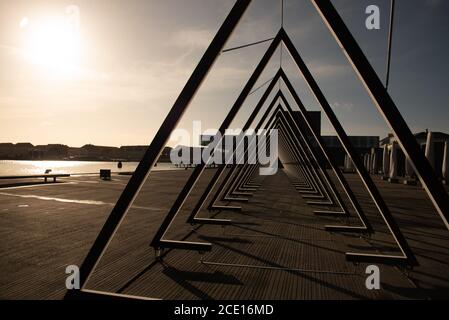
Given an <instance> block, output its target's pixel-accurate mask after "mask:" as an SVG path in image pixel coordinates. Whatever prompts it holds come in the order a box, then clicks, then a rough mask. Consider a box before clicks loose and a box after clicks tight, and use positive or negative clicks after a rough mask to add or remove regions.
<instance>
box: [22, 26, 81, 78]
mask: <svg viewBox="0 0 449 320" xmlns="http://www.w3.org/2000/svg"><path fill="white" fill-rule="evenodd" d="M26 29H27V38H26V46H25V50H24V53H25V57H26V59H27V60H28V61H30V62H31V63H33V64H35V65H38V66H40V67H43V68H45V69H46V70H51V71H59V72H73V71H75V70H77V69H78V68H79V67H80V65H81V62H82V61H81V60H82V56H83V51H84V48H83V44H82V41H81V37H80V32H79V29H78V28H76V26H73V25H71V24H70V23H68V22H67V21H65V20H64V19H56V18H52V19H51V18H46V19H43V20H41V21H38V22H37V23H36V24H34V23H30V25H28V26H27V28H26Z"/></svg>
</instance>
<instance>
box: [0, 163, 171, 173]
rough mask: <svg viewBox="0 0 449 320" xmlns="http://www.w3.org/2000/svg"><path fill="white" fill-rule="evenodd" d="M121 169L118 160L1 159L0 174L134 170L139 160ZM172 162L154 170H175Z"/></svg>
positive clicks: (124, 165)
mask: <svg viewBox="0 0 449 320" xmlns="http://www.w3.org/2000/svg"><path fill="white" fill-rule="evenodd" d="M122 164H123V167H122V168H121V169H119V168H118V167H117V162H106V161H31V160H0V176H13V175H28V174H43V173H45V170H47V169H51V173H70V174H80V173H98V172H99V171H100V169H111V171H112V172H129V171H134V170H135V169H136V167H137V165H138V164H139V163H138V162H122ZM175 169H176V168H175V167H174V166H173V165H172V164H171V163H158V164H157V166H156V167H154V168H153V170H154V171H162V170H175Z"/></svg>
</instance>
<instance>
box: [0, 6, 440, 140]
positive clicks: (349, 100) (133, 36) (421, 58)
mask: <svg viewBox="0 0 449 320" xmlns="http://www.w3.org/2000/svg"><path fill="white" fill-rule="evenodd" d="M280 2H281V1H280V0H272V1H271V0H253V1H252V4H251V5H250V7H249V8H248V10H247V12H246V13H245V16H244V17H243V19H242V20H241V22H240V24H239V25H238V27H237V28H236V30H235V32H234V34H233V35H232V37H231V39H230V40H229V41H228V43H227V44H226V48H230V47H234V46H238V45H242V44H246V43H251V42H254V41H259V40H264V39H267V38H270V37H273V36H275V35H276V33H277V31H278V30H279V27H280V24H281V21H280V20H281V19H280V17H281V14H280V12H281V6H280ZM332 3H333V4H334V6H335V7H336V9H337V10H338V12H339V13H340V15H341V16H342V18H343V20H344V21H345V23H346V24H347V26H348V27H349V29H350V31H351V32H352V33H353V35H354V37H355V38H356V40H357V41H358V42H359V44H360V46H361V48H362V50H363V51H364V53H365V54H366V56H367V57H368V59H369V61H370V62H371V64H372V65H373V67H374V69H375V70H376V72H377V74H378V76H379V77H380V79H382V80H383V81H384V79H385V66H386V56H387V37H388V21H389V4H390V1H389V0H333V1H332ZM233 5H234V0H188V1H185V0H183V1H181V0H167V1H156V0H130V1H120V0H94V1H92V0H80V1H76V0H72V1H65V0H57V1H56V0H35V1H25V0H16V1H5V0H0V142H14V143H17V142H31V143H33V144H35V145H37V144H48V143H62V144H67V145H70V146H74V147H79V146H82V145H85V144H88V143H91V144H96V145H109V146H121V145H148V144H149V143H150V142H151V140H152V138H153V136H154V135H155V133H156V132H157V130H158V129H159V126H160V124H161V123H162V121H163V119H164V118H165V116H166V115H167V113H168V112H169V110H170V108H171V107H172V105H173V103H174V101H175V100H176V98H177V96H178V94H179V92H180V91H181V89H182V88H183V86H184V85H185V83H186V81H187V79H188V77H189V76H190V74H191V73H192V71H193V69H194V68H195V66H196V64H197V63H198V61H199V60H200V58H201V56H202V54H203V53H204V51H205V50H206V48H207V46H208V45H209V43H210V41H211V40H212V38H213V36H214V35H215V33H216V32H217V30H218V29H219V27H220V25H221V23H222V22H223V21H224V19H225V18H226V16H227V14H228V13H229V11H230V9H231V8H232V6H233ZM368 5H377V6H378V7H379V8H380V29H379V30H368V29H367V28H366V27H365V19H366V18H367V16H368V15H367V14H366V13H365V8H366V7H367V6H368ZM77 13H78V14H77ZM448 14H449V1H444V0H407V1H405V0H397V1H396V15H395V24H394V38H393V48H392V60H391V74H390V87H389V93H390V95H391V96H392V98H393V100H394V101H395V103H396V106H397V107H398V109H399V110H400V112H401V113H402V115H403V117H404V118H405V120H406V121H407V123H408V124H409V126H410V128H411V129H412V131H414V132H418V131H422V130H425V129H426V128H428V129H430V130H433V131H443V132H449V107H448V101H449V90H448V89H449V88H448V75H449V62H448V61H447V60H448V59H447V53H448V52H449V50H448V49H449V42H448V41H447V39H448V34H449V19H447V15H448ZM73 17H79V19H75V20H73ZM67 21H69V22H70V23H68V22H67ZM284 28H285V30H286V31H287V33H288V34H289V36H290V37H291V39H292V41H293V42H294V44H295V45H296V47H297V49H298V51H299V52H300V54H301V55H302V58H303V59H304V61H305V62H306V64H307V66H308V67H309V69H310V71H311V72H312V74H313V76H314V77H315V79H316V81H317V82H318V84H319V85H320V87H321V89H322V91H323V92H324V94H325V96H326V98H327V100H328V101H329V103H330V104H331V106H332V107H333V109H334V112H335V113H336V115H337V117H338V119H339V120H340V122H341V123H342V125H343V127H344V128H345V130H346V132H347V133H348V134H350V135H378V136H380V138H383V137H384V136H386V135H387V134H388V132H389V129H388V127H387V125H386V124H385V122H384V120H383V119H382V118H381V117H380V115H379V114H378V113H377V109H376V107H375V106H374V104H373V103H372V101H371V99H370V98H369V96H368V94H367V93H366V91H365V89H364V87H363V86H362V85H361V83H360V81H359V79H358V78H357V76H356V74H355V73H354V71H353V70H352V68H351V67H350V65H349V63H348V61H347V59H346V58H345V56H344V54H343V53H342V50H341V48H340V47H339V46H338V45H337V43H336V42H335V40H334V38H333V37H332V36H331V34H330V33H329V30H328V29H327V27H326V26H325V25H324V24H323V21H322V19H321V17H320V16H319V15H318V13H317V12H316V9H315V8H314V7H313V5H312V4H311V1H310V0H284ZM268 45H269V42H267V43H264V44H260V45H256V46H252V47H248V48H245V49H241V50H236V51H232V52H228V53H223V54H221V55H220V56H219V58H218V59H217V61H216V63H215V65H214V67H213V69H212V70H211V71H210V73H209V75H208V77H207V79H206V81H205V82H204V83H203V85H202V86H201V88H200V90H199V91H198V93H197V95H196V96H195V98H194V100H193V101H192V103H191V105H190V106H189V109H188V111H187V112H186V113H185V114H184V117H183V118H182V119H181V121H180V122H179V125H178V127H179V128H183V129H186V130H188V131H192V127H193V121H195V120H196V121H201V130H204V131H205V130H206V129H213V128H218V127H219V126H220V124H221V121H222V120H223V119H224V117H225V115H226V114H227V112H228V111H229V109H230V107H231V106H232V104H233V103H234V101H235V99H236V98H237V96H238V95H239V93H240V90H241V89H242V88H243V86H244V85H245V83H246V81H247V80H248V79H249V77H250V75H251V73H252V72H253V70H254V69H255V67H256V65H257V63H258V62H259V60H260V58H261V57H262V55H263V54H264V52H265V50H266V49H267V47H268ZM283 53H284V54H283V59H282V67H283V68H284V70H285V72H286V73H287V75H288V76H289V78H290V79H291V81H292V82H293V84H294V85H295V88H296V89H297V91H298V93H299V95H300V97H301V99H302V100H303V102H304V104H305V106H306V108H307V109H308V110H319V105H318V103H317V102H316V100H315V99H314V98H313V96H312V95H311V94H310V92H309V90H308V87H307V85H306V84H305V83H304V82H303V80H302V78H301V76H300V74H299V73H298V70H297V68H296V67H295V65H294V64H293V63H292V61H291V59H290V57H289V56H288V54H286V53H285V50H284V51H283ZM279 65H280V50H278V51H277V52H276V53H275V55H274V56H273V59H272V61H270V63H269V65H267V67H266V69H265V70H264V72H263V74H262V75H261V77H260V78H259V80H258V83H257V84H256V86H255V87H257V86H258V85H260V84H262V83H264V82H266V81H267V80H269V79H270V78H271V77H273V75H274V73H275V72H276V70H277V69H278V68H279ZM281 87H282V84H281ZM262 93H263V88H262V89H260V90H258V91H256V92H255V93H254V94H252V95H250V96H249V97H248V99H247V100H246V101H245V104H244V105H243V107H242V111H241V112H239V114H238V116H237V118H236V119H235V121H234V122H233V124H232V127H233V128H239V127H241V126H242V124H243V123H244V120H246V118H245V117H247V116H248V115H249V112H250V111H251V110H252V109H251V108H252V107H254V105H255V104H256V103H257V100H258V99H259V98H260V96H261V94H262ZM273 94H274V93H273ZM273 94H272V95H273ZM322 134H334V131H333V129H332V128H331V126H330V125H329V124H328V123H327V120H326V118H325V116H324V115H323V116H322ZM192 140H194V139H193V138H192ZM178 142H179V141H173V140H171V141H169V145H172V146H174V145H175V144H177V143H178ZM183 143H186V142H185V141H184V142H183ZM187 143H188V142H187ZM191 143H192V144H196V143H197V141H192V142H191Z"/></svg>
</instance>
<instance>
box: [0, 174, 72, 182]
mask: <svg viewBox="0 0 449 320" xmlns="http://www.w3.org/2000/svg"><path fill="white" fill-rule="evenodd" d="M59 177H70V174H68V173H53V174H30V175H26V176H0V180H10V179H36V178H44V180H45V182H47V179H48V178H53V182H56V178H59Z"/></svg>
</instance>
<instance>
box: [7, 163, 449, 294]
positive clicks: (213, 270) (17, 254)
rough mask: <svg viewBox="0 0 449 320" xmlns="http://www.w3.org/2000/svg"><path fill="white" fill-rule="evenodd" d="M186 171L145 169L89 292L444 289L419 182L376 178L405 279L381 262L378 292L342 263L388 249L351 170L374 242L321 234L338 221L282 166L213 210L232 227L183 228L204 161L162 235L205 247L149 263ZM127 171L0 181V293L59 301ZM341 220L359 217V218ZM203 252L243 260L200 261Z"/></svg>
mask: <svg viewBox="0 0 449 320" xmlns="http://www.w3.org/2000/svg"><path fill="white" fill-rule="evenodd" d="M190 172H191V171H190V170H181V171H167V172H154V173H151V175H150V179H149V181H148V182H147V183H146V184H145V186H144V187H143V189H142V192H141V194H140V195H139V196H138V198H137V199H136V201H135V203H134V206H133V208H131V210H130V212H129V213H128V215H127V217H126V218H125V220H124V222H123V224H122V225H121V227H120V229H119V231H118V232H117V234H116V236H115V238H114V239H113V241H112V242H111V245H110V247H109V248H108V250H107V252H106V254H105V255H104V257H103V259H102V260H101V261H100V264H99V266H98V268H97V270H96V271H95V273H94V275H93V277H92V279H91V281H90V282H89V284H88V288H90V289H95V290H105V291H112V292H122V293H126V294H132V295H140V296H147V297H155V298H163V299H364V298H367V299H384V298H386V299H406V298H418V299H424V298H428V297H447V296H449V231H448V230H447V229H445V228H444V226H443V224H442V222H441V221H440V220H439V217H438V216H437V214H436V212H435V210H434V209H433V207H432V206H431V203H430V201H429V200H428V199H427V197H426V195H425V193H424V191H423V190H422V189H421V188H420V187H412V186H403V185H394V184H389V183H388V182H385V181H381V180H380V179H375V182H376V184H377V185H378V186H379V188H380V191H381V193H382V195H383V196H384V197H385V199H386V201H387V204H389V205H390V208H391V209H392V212H393V214H394V216H395V218H397V220H398V223H399V225H400V227H401V230H403V232H404V234H405V236H406V237H407V240H408V241H409V242H410V245H411V246H412V249H413V250H414V251H415V253H416V255H417V258H418V260H419V262H420V264H421V265H420V266H419V267H417V268H416V269H414V270H413V271H412V272H410V274H409V277H407V276H406V275H405V274H404V272H403V271H401V270H399V269H398V268H395V267H390V266H380V268H381V282H382V289H381V290H371V291H370V290H367V289H366V287H365V277H366V275H365V267H366V265H364V264H360V265H353V264H352V263H348V262H346V261H345V257H344V253H345V252H347V251H356V252H371V253H373V252H396V251H397V250H396V248H395V247H394V243H393V242H392V238H391V236H390V235H389V234H388V233H387V230H386V228H385V226H384V225H383V223H382V220H381V219H380V217H379V216H378V214H377V213H376V212H375V209H374V206H373V205H372V203H370V200H369V198H368V197H367V195H366V193H365V191H364V189H363V187H362V185H361V183H360V181H358V180H357V177H356V176H355V175H346V177H347V179H348V181H349V182H350V184H351V186H352V187H353V189H354V191H355V193H356V194H357V196H358V197H359V198H360V199H361V200H360V201H361V202H362V204H363V207H364V209H365V210H366V212H367V214H368V216H369V218H370V219H372V221H374V223H373V224H374V225H375V228H376V231H377V232H376V234H375V235H374V236H373V237H372V238H371V239H365V238H360V237H359V236H355V235H350V234H337V233H329V232H326V231H325V230H324V225H325V224H330V223H331V224H339V223H340V224H341V223H344V222H345V221H343V220H340V219H337V218H329V217H316V216H314V215H313V209H316V208H319V207H317V206H310V205H307V204H306V203H305V201H304V199H302V198H301V197H300V196H299V194H298V193H297V192H296V191H295V189H294V188H293V187H292V186H291V184H289V181H288V178H287V176H286V175H285V173H283V172H282V171H279V172H278V174H276V175H274V176H267V177H265V178H264V181H263V186H262V187H261V188H260V189H259V190H258V191H257V192H256V193H255V195H254V196H253V197H251V198H250V201H249V202H247V203H238V205H241V206H242V207H243V211H242V212H240V213H239V212H227V211H226V212H224V211H223V212H221V213H219V214H218V215H217V217H218V218H229V219H232V220H233V222H234V223H235V224H233V225H231V226H227V227H225V228H223V227H221V226H212V225H204V226H201V227H200V228H197V227H192V226H190V225H189V224H186V223H185V220H186V218H187V215H188V214H189V210H188V209H189V208H190V209H191V208H192V207H193V205H194V204H195V200H197V199H198V197H199V196H200V195H201V191H202V190H203V188H205V185H206V183H207V178H210V177H211V176H212V174H213V172H214V169H209V170H206V172H205V176H204V177H203V178H201V179H200V181H199V183H198V185H197V187H196V188H195V190H194V192H192V194H191V197H190V198H189V200H188V201H187V202H186V204H185V207H184V209H183V210H182V211H181V212H180V214H179V215H178V216H177V219H176V220H175V222H174V224H173V226H172V228H171V229H170V230H169V232H168V233H167V236H168V237H169V238H170V239H177V240H181V239H185V240H190V241H205V242H211V243H212V244H213V249H212V251H211V252H208V253H206V254H204V255H200V254H199V253H197V252H191V251H184V250H172V251H170V252H169V253H168V254H167V255H166V256H165V257H164V259H163V262H157V261H155V259H154V252H153V249H152V248H151V247H149V243H150V241H151V239H152V236H153V235H154V233H155V232H156V230H157V228H158V226H159V224H160V223H161V221H162V219H163V217H164V215H165V214H166V212H167V210H168V209H169V208H170V204H171V202H173V200H174V199H175V197H176V195H177V193H178V192H179V190H180V189H181V187H182V185H183V183H184V182H185V181H186V179H187V178H188V175H189V174H190ZM127 179H128V178H127V177H126V176H114V177H113V181H100V180H99V179H98V177H71V178H67V179H61V181H65V183H57V184H54V185H53V184H49V185H37V186H29V187H22V188H0V202H1V205H0V216H1V220H0V221H1V222H0V236H1V239H2V242H1V244H0V251H1V259H0V270H1V271H2V272H1V275H0V298H6V299H19V298H25V299H29V298H38V299H60V298H62V297H63V295H64V292H65V287H64V284H65V276H66V275H65V273H64V270H65V267H66V266H67V265H69V264H78V265H79V264H80V263H81V261H82V259H83V257H84V256H85V254H86V253H87V250H88V249H89V248H90V246H91V244H92V242H93V241H94V239H95V237H96V235H97V233H98V231H99V230H100V228H101V226H102V224H103V223H104V221H105V219H106V217H107V215H108V214H109V212H110V210H111V208H112V206H113V205H114V203H115V201H116V200H117V198H118V196H119V195H120V192H121V190H122V189H123V188H124V185H125V184H126V181H127ZM54 198H56V199H54ZM66 200H70V201H66ZM87 200H89V201H87ZM200 216H202V217H209V216H210V213H208V212H207V211H206V210H202V211H201V212H200ZM350 222H351V223H353V224H356V223H357V221H356V219H350ZM201 260H203V261H207V262H213V263H225V264H243V265H249V266H251V267H237V266H229V265H216V264H204V263H201ZM255 266H261V267H263V268H255ZM267 267H268V268H267ZM269 268H271V269H269ZM275 268H277V269H275ZM281 268H290V270H280V269H281ZM294 269H302V270H294ZM305 270H308V271H307V272H306V271H305ZM413 282H414V283H413ZM416 285H418V287H419V288H417V287H416Z"/></svg>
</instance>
